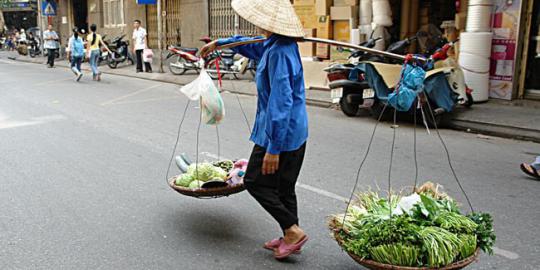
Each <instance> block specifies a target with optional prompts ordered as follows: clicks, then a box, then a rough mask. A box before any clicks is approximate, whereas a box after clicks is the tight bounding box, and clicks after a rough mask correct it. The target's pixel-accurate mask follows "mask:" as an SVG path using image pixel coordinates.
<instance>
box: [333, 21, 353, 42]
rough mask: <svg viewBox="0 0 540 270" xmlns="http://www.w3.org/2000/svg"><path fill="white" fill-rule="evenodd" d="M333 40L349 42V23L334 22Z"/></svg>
mask: <svg viewBox="0 0 540 270" xmlns="http://www.w3.org/2000/svg"><path fill="white" fill-rule="evenodd" d="M332 28H333V32H334V40H337V41H343V42H351V21H350V20H339V21H334V25H333V27H332Z"/></svg>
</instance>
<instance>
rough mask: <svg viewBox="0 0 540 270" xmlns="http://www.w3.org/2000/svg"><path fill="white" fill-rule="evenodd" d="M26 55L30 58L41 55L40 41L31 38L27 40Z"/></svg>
mask: <svg viewBox="0 0 540 270" xmlns="http://www.w3.org/2000/svg"><path fill="white" fill-rule="evenodd" d="M28 54H29V55H30V57H32V58H34V57H36V56H37V55H41V46H40V40H39V39H37V38H35V37H33V36H32V37H30V38H29V39H28Z"/></svg>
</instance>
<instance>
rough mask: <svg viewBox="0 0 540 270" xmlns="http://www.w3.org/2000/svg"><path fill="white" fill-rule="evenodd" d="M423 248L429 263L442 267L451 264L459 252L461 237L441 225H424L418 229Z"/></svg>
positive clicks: (432, 265) (431, 265)
mask: <svg viewBox="0 0 540 270" xmlns="http://www.w3.org/2000/svg"><path fill="white" fill-rule="evenodd" d="M418 235H419V237H420V239H421V241H422V246H423V249H424V250H425V251H426V253H427V265H428V266H430V267H440V266H445V265H448V264H451V263H452V262H453V261H454V260H455V259H456V257H457V256H458V254H459V247H460V246H461V241H460V240H459V238H458V237H457V236H456V235H455V234H453V233H451V232H449V231H447V230H445V229H442V228H439V227H424V228H422V229H421V230H420V231H418Z"/></svg>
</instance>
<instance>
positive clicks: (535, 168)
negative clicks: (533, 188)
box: [520, 156, 540, 180]
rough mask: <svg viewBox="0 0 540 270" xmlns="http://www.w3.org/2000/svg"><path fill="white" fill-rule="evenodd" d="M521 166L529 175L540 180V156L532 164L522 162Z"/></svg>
mask: <svg viewBox="0 0 540 270" xmlns="http://www.w3.org/2000/svg"><path fill="white" fill-rule="evenodd" d="M520 167H521V170H522V171H523V172H524V173H525V174H527V175H528V176H531V177H534V178H535V179H537V180H540V156H538V157H536V160H535V161H534V162H533V163H531V164H529V163H521V166H520Z"/></svg>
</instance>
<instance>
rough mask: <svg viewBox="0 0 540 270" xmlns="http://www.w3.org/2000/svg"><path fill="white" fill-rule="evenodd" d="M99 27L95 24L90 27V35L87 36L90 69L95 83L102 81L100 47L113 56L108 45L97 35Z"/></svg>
mask: <svg viewBox="0 0 540 270" xmlns="http://www.w3.org/2000/svg"><path fill="white" fill-rule="evenodd" d="M96 30H97V26H96V25H95V24H92V25H90V33H89V34H88V36H86V42H87V46H88V59H89V61H88V62H89V63H90V68H91V69H92V79H93V80H94V81H96V80H97V81H101V72H100V71H99V69H98V63H99V57H100V55H101V50H100V46H103V47H104V48H105V49H107V51H108V52H109V53H110V54H111V53H112V52H111V50H109V47H107V44H105V42H103V39H101V35H100V34H98V33H96Z"/></svg>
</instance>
